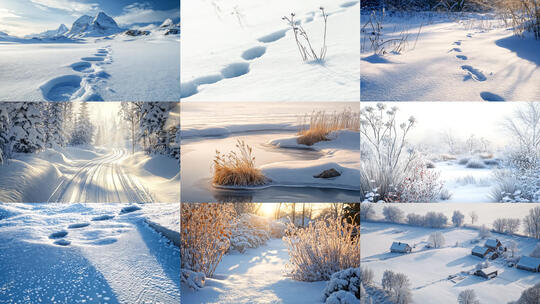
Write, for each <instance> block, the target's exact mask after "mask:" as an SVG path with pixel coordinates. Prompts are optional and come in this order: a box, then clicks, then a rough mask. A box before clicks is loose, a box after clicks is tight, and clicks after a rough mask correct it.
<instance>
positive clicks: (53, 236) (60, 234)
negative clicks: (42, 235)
mask: <svg viewBox="0 0 540 304" xmlns="http://www.w3.org/2000/svg"><path fill="white" fill-rule="evenodd" d="M67 234H68V232H67V231H65V230H62V231H57V232H53V233H51V235H49V238H50V239H61V238H63V237H65V236H66V235H67Z"/></svg>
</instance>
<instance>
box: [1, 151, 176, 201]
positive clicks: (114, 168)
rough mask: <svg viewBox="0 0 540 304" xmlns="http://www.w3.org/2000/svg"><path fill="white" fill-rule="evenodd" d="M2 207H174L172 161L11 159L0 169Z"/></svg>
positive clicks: (49, 154) (104, 154)
mask: <svg viewBox="0 0 540 304" xmlns="http://www.w3.org/2000/svg"><path fill="white" fill-rule="evenodd" d="M0 201H2V202H37V203H41V202H73V203H77V202H94V203H96V202H97V203H103V202H166V203H171V202H178V201H180V168H179V164H178V160H175V159H172V158H169V157H165V156H159V155H158V156H152V157H151V156H148V155H145V154H144V153H143V152H137V153H135V154H133V155H132V154H131V153H130V152H128V151H127V150H126V149H121V148H93V147H86V146H83V147H67V148H58V149H57V150H53V149H46V150H45V151H43V152H39V153H36V154H30V155H26V154H17V155H15V158H14V159H10V160H8V161H7V162H6V163H5V164H4V165H2V166H0Z"/></svg>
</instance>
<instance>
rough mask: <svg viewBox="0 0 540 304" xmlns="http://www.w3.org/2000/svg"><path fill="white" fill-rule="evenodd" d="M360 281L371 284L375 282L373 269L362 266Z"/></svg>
mask: <svg viewBox="0 0 540 304" xmlns="http://www.w3.org/2000/svg"><path fill="white" fill-rule="evenodd" d="M360 282H362V283H364V284H366V285H371V283H373V270H371V269H369V268H362V267H360Z"/></svg>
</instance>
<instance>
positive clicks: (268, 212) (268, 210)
mask: <svg viewBox="0 0 540 304" xmlns="http://www.w3.org/2000/svg"><path fill="white" fill-rule="evenodd" d="M277 205H278V203H262V206H261V209H260V213H261V214H262V215H263V216H268V217H272V216H274V213H275V212H276V208H277Z"/></svg>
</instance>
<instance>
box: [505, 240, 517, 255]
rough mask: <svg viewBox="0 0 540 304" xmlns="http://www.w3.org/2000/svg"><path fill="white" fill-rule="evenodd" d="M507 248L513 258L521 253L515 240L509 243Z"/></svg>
mask: <svg viewBox="0 0 540 304" xmlns="http://www.w3.org/2000/svg"><path fill="white" fill-rule="evenodd" d="M507 248H508V251H510V253H511V254H512V256H511V257H514V256H515V255H516V253H518V252H519V249H518V244H517V242H516V241H514V240H510V241H508V244H507Z"/></svg>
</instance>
